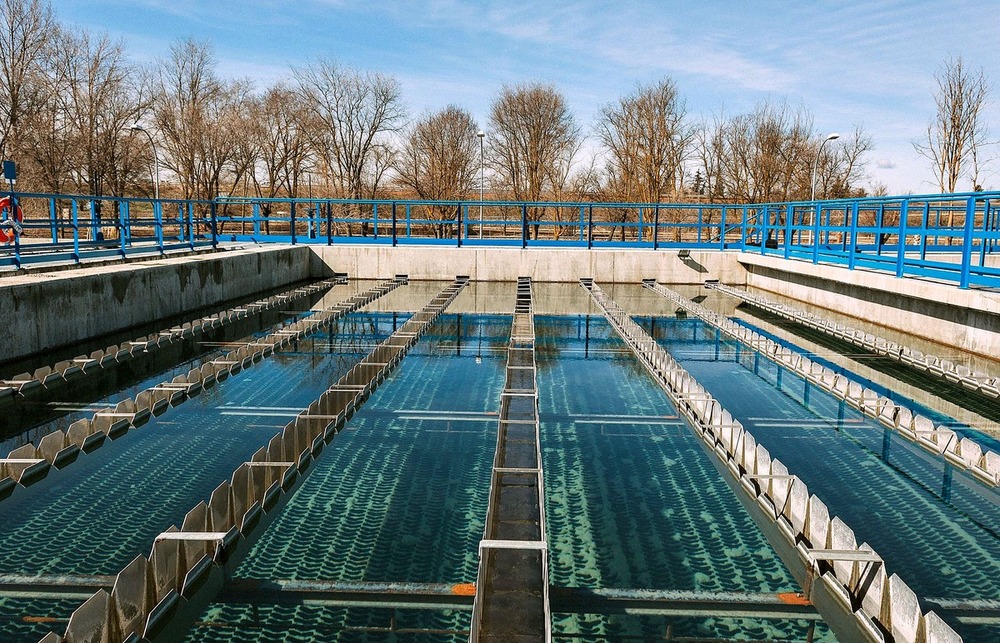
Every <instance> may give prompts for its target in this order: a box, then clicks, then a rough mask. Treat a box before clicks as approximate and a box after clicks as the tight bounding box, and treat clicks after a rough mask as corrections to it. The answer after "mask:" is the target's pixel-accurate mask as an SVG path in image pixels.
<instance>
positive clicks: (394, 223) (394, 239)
mask: <svg viewBox="0 0 1000 643" xmlns="http://www.w3.org/2000/svg"><path fill="white" fill-rule="evenodd" d="M397 243H399V239H397V238H396V202H395V201H393V202H392V247H393V248H395V247H396V244H397Z"/></svg>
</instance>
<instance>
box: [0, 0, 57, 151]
mask: <svg viewBox="0 0 1000 643" xmlns="http://www.w3.org/2000/svg"><path fill="white" fill-rule="evenodd" d="M55 30H56V23H55V19H54V18H53V17H52V9H51V8H50V7H49V4H48V3H47V2H42V1H41V0H0V156H3V157H4V158H8V157H9V156H12V155H11V153H10V152H11V149H10V147H11V143H12V142H13V140H16V138H17V135H18V128H19V126H20V125H21V121H22V119H23V118H24V117H26V116H30V115H31V112H32V110H33V106H34V104H35V102H36V101H37V100H38V99H39V98H40V94H41V82H40V81H41V79H42V67H43V64H44V54H45V52H46V49H47V47H48V46H49V44H50V42H51V38H52V36H53V34H54V32H55Z"/></svg>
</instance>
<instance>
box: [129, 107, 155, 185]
mask: <svg viewBox="0 0 1000 643" xmlns="http://www.w3.org/2000/svg"><path fill="white" fill-rule="evenodd" d="M129 130H131V131H133V132H142V133H143V134H145V135H146V138H148V139H149V144H150V146H151V147H152V148H153V198H154V199H155V200H157V201H159V200H160V157H159V155H158V154H157V153H156V143H155V142H154V141H153V135H152V134H150V133H149V130H147V129H146V128H145V127H143V126H142V125H140V124H139V123H135V124H134V125H132V127H130V128H129Z"/></svg>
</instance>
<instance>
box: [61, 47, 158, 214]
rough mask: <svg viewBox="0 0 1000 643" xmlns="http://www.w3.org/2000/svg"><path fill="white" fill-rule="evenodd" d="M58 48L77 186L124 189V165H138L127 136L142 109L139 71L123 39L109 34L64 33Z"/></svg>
mask: <svg viewBox="0 0 1000 643" xmlns="http://www.w3.org/2000/svg"><path fill="white" fill-rule="evenodd" d="M56 50H57V53H56V55H55V60H54V66H55V67H56V68H58V69H59V70H60V71H59V72H58V76H59V77H60V78H62V79H63V81H64V84H65V86H64V87H61V88H60V87H56V88H55V89H56V90H57V91H60V93H61V94H62V96H64V99H63V100H64V101H65V105H64V109H65V112H66V118H67V121H68V122H69V124H70V127H71V132H72V134H71V136H72V142H73V155H72V158H73V161H74V162H73V176H74V179H75V183H76V185H77V189H79V190H84V191H87V192H88V193H89V194H94V195H101V194H104V193H105V192H106V191H107V190H110V191H111V193H112V194H121V193H122V190H123V189H124V187H125V182H126V180H125V179H126V176H125V175H124V174H123V170H127V169H132V170H133V171H134V170H135V163H132V162H131V161H132V160H133V158H134V154H131V155H130V154H128V152H129V151H130V150H129V148H128V146H127V143H125V142H124V141H123V136H122V135H123V132H125V131H127V128H128V126H129V125H131V124H132V123H134V122H135V121H136V119H137V117H138V114H139V112H140V110H141V108H142V106H141V105H140V104H139V98H138V94H139V91H138V84H137V74H136V71H135V70H134V69H133V68H132V67H131V65H129V64H128V62H127V61H126V60H125V54H124V48H123V46H122V44H121V43H120V42H112V41H111V40H110V39H109V38H108V36H106V35H105V36H101V37H98V38H94V37H92V36H91V35H90V34H88V33H86V32H82V33H80V34H79V35H74V34H70V33H64V34H62V35H61V37H60V45H59V46H58V47H57V48H56Z"/></svg>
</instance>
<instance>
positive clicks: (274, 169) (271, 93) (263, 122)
mask: <svg viewBox="0 0 1000 643" xmlns="http://www.w3.org/2000/svg"><path fill="white" fill-rule="evenodd" d="M307 112H308V108H307V106H306V105H305V103H304V102H303V100H302V97H301V95H300V94H299V93H298V92H295V91H294V90H292V89H291V88H289V87H287V86H285V85H283V84H279V85H276V86H274V87H272V88H270V89H269V90H268V91H267V92H266V93H265V94H264V95H263V96H262V97H260V98H259V99H258V100H256V101H253V103H252V113H251V114H250V123H249V125H250V136H251V137H252V140H253V141H254V142H255V143H256V146H257V149H258V155H259V159H260V165H261V167H262V169H263V172H264V182H263V183H261V181H260V180H258V177H257V176H256V175H254V176H253V179H254V183H255V185H256V188H257V194H259V195H260V196H264V197H268V198H274V197H276V196H278V195H281V194H284V195H287V196H289V197H292V198H294V197H296V196H298V194H299V185H300V183H301V181H302V180H303V177H304V176H305V173H306V172H307V171H308V169H309V164H310V154H311V148H310V140H309V132H308V128H307V124H306V118H307Z"/></svg>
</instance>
